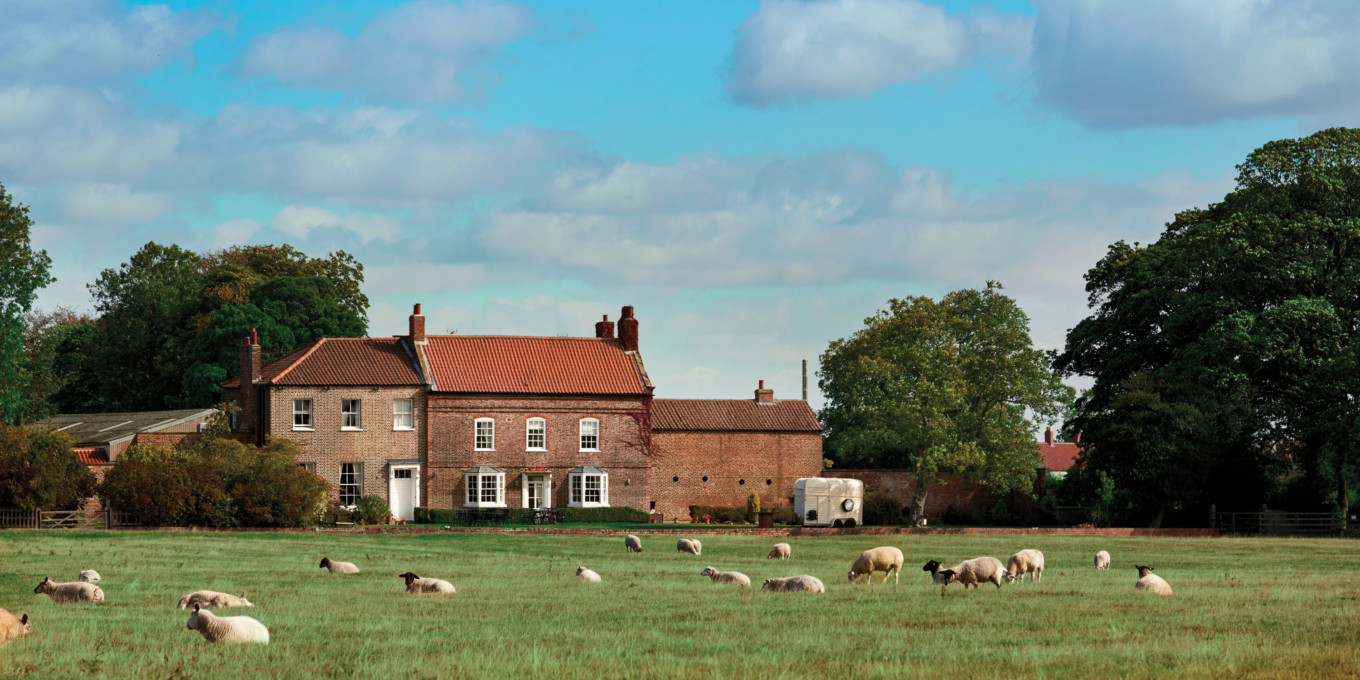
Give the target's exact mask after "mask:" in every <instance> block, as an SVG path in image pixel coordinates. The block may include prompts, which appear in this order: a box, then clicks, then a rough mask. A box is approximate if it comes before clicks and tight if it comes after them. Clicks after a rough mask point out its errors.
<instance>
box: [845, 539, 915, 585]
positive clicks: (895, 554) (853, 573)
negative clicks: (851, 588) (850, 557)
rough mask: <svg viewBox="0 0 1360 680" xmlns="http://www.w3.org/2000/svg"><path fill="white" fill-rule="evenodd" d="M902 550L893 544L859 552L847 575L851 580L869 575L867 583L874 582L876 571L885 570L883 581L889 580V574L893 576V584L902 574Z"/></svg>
mask: <svg viewBox="0 0 1360 680" xmlns="http://www.w3.org/2000/svg"><path fill="white" fill-rule="evenodd" d="M902 559H903V558H902V551H901V550H898V549H897V548H894V547H892V546H890V545H889V546H883V547H880V548H874V549H872V550H865V551H864V552H862V553H860V554H859V559H857V560H855V563H854V564H852V565H850V572H849V573H848V574H847V575H846V576H847V577H849V579H850V582H851V583H854V582H855V579H857V578H859V577H861V576H868V577H869V578H868V580H866V581H865V583H866V584H872V583H873V582H874V572H876V571H881V572H883V582H884V583H887V582H888V576H890V575H891V576H892V577H893V584H896V583H897V579H898V577H899V576H901V575H902Z"/></svg>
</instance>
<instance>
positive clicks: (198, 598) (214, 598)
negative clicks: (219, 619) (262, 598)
mask: <svg viewBox="0 0 1360 680" xmlns="http://www.w3.org/2000/svg"><path fill="white" fill-rule="evenodd" d="M195 605H198V606H201V607H203V608H204V609H220V608H222V607H254V606H255V603H253V602H251V601H250V600H247V599H246V593H245V591H244V590H243V591H241V594H240V595H232V594H231V593H219V592H217V591H216V590H195V591H194V592H192V593H189V594H188V595H185V596H184V597H181V598H179V604H177V605H175V609H188V608H189V607H191V606H195Z"/></svg>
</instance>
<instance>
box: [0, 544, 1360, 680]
mask: <svg viewBox="0 0 1360 680" xmlns="http://www.w3.org/2000/svg"><path fill="white" fill-rule="evenodd" d="M702 540H703V543H704V554H703V556H702V557H694V556H690V555H681V554H678V553H676V552H675V549H674V538H673V537H670V536H669V535H662V536H655V537H652V536H648V535H644V536H643V544H644V546H645V549H646V552H644V553H642V554H640V555H629V554H626V553H625V552H624V550H623V538H622V537H621V536H588V535H579V536H511V535H494V534H422V535H334V534H305V533H288V534H203V533H180V532H173V533H149V532H148V533H140V532H128V533H117V532H95V533H58V532H52V531H48V532H36V531H3V532H0V606H2V607H4V608H6V609H8V610H10V611H11V612H14V613H16V614H18V613H19V612H28V613H29V614H30V615H31V616H32V618H33V621H34V632H33V635H32V636H30V637H28V638H24V639H21V640H18V641H16V642H13V643H10V644H9V645H6V646H4V647H0V677H5V678H11V677H62V678H65V677H136V678H170V677H192V678H195V679H199V678H238V677H258V678H264V677H403V678H405V677H420V678H424V677H428V678H434V677H446V678H447V677H553V678H589V677H618V676H627V677H681V676H683V677H689V678H699V677H760V678H780V677H788V678H793V677H823V678H842V679H849V678H856V679H858V678H872V677H954V678H956V677H970V678H976V677H1002V676H1004V677H1007V678H1022V677H1091V676H1117V677H1156V676H1161V677H1206V678H1208V677H1213V678H1228V677H1260V678H1296V677H1360V577H1358V576H1360V575H1358V574H1357V569H1358V568H1360V542H1356V541H1345V540H1304V539H1229V538H1222V539H1170V538H1157V539H1148V538H1096V537H1072V536H1062V537H1058V536H1053V537H1045V536H1039V537H1033V538H1030V537H1018V536H968V535H958V536H894V537H873V536H864V537H834V538H802V539H792V540H791V541H790V542H791V543H792V544H793V559H792V560H790V561H789V562H787V563H779V562H775V561H767V560H765V559H764V557H765V553H766V552H767V551H768V549H769V547H770V546H771V545H772V544H774V543H775V542H777V541H776V540H774V539H768V538H746V537H730V538H729V537H719V536H704V537H702ZM885 544H886V545H896V546H898V547H900V548H901V549H902V551H903V552H904V553H905V554H906V558H907V564H906V566H905V568H904V570H903V574H902V579H901V584H900V585H897V586H896V587H894V586H893V585H892V584H891V582H890V583H889V585H888V586H886V587H883V586H879V585H877V584H875V585H874V586H873V587H865V586H853V587H852V586H850V585H847V584H846V582H845V572H846V571H847V570H848V569H849V565H850V563H851V562H852V561H853V560H854V558H855V556H856V555H858V553H859V552H860V551H861V550H864V549H866V548H871V547H874V546H877V545H885ZM1021 548H1038V549H1040V550H1042V551H1044V553H1045V555H1046V556H1047V562H1048V570H1047V572H1046V574H1045V576H1044V580H1043V582H1042V583H1040V584H1038V585H1029V584H1025V585H1020V584H1016V585H1009V586H1006V587H1004V588H1002V589H1001V590H1000V591H997V590H996V589H995V588H992V587H990V586H988V587H987V588H985V589H983V590H980V591H968V592H964V591H963V590H962V589H957V588H953V587H951V588H950V589H949V591H948V592H947V593H946V594H945V595H943V596H942V595H941V591H940V589H939V588H938V587H935V586H931V585H929V577H928V576H927V575H926V574H924V573H923V572H921V570H920V569H921V565H922V564H923V563H925V561H926V560H928V559H939V560H942V561H944V562H945V563H946V565H948V564H952V563H954V562H955V561H958V560H959V559H962V558H968V557H974V556H978V555H992V556H995V557H998V558H1000V559H1002V560H1004V559H1005V557H1006V556H1007V555H1009V554H1010V553H1011V552H1014V551H1015V550H1018V549H1021ZM1100 549H1105V550H1109V551H1110V553H1111V554H1112V555H1113V558H1114V568H1113V570H1111V571H1109V572H1097V571H1095V570H1093V569H1092V568H1091V556H1092V555H1093V554H1094V553H1095V552H1096V551H1097V550H1100ZM322 556H329V557H331V558H332V559H340V560H348V561H353V562H356V563H358V564H359V566H360V567H361V568H362V569H363V570H364V573H362V574H358V575H351V576H342V575H331V574H329V573H327V572H326V571H325V570H322V569H318V568H317V563H318V562H319V561H320V560H321V557H322ZM1135 562H1137V563H1140V564H1151V565H1153V566H1155V567H1156V568H1157V573H1158V574H1161V575H1162V576H1163V577H1165V578H1166V579H1167V580H1168V581H1169V582H1170V583H1171V585H1172V587H1173V588H1175V591H1176V594H1175V596H1173V597H1170V598H1161V597H1156V596H1152V595H1148V594H1145V593H1139V592H1135V591H1134V590H1133V582H1134V581H1135V580H1136V578H1137V575H1136V573H1135V571H1134V569H1133V565H1134V564H1135ZM582 564H584V565H587V566H590V567H591V568H593V569H595V570H596V571H598V572H599V573H600V574H601V575H602V576H603V579H604V581H603V582H602V583H600V584H594V585H585V584H580V583H577V582H576V580H575V578H574V575H573V574H574V571H575V568H576V567H577V566H578V565H582ZM707 565H713V566H715V567H717V568H719V569H729V570H737V571H742V572H744V573H746V574H748V575H749V576H750V577H751V579H752V581H754V582H755V584H756V588H755V589H747V590H735V589H732V588H731V587H723V586H715V585H713V584H711V583H709V582H708V580H707V579H705V578H702V577H700V576H699V571H700V570H701V569H703V568H704V567H705V566H707ZM86 568H93V569H97V570H98V571H99V572H100V573H101V574H102V575H103V577H104V581H103V582H102V583H101V584H100V585H101V586H102V587H103V589H104V591H105V593H106V596H107V601H106V602H104V603H102V604H97V605H91V604H83V605H57V604H53V603H52V602H50V601H49V599H48V598H47V597H46V596H41V595H34V594H33V587H34V586H35V585H37V583H38V582H39V581H40V580H41V579H42V577H43V576H46V575H51V576H52V577H53V578H55V579H56V580H58V581H70V580H74V579H75V576H76V573H77V572H78V571H79V570H81V569H86ZM407 570H412V571H415V572H416V573H417V574H420V575H421V576H432V577H437V578H443V579H446V580H449V581H451V582H453V583H454V584H455V585H456V586H457V588H458V593H457V594H456V595H452V596H443V597H431V596H408V595H405V594H404V593H403V584H402V582H401V580H400V579H398V578H397V577H396V574H399V573H401V572H404V571H407ZM800 573H809V574H813V575H815V576H817V577H819V578H821V579H822V580H823V581H824V582H826V584H827V588H828V592H827V593H826V594H825V595H806V594H784V593H762V592H759V590H758V588H759V584H760V582H761V581H762V580H763V579H765V578H769V577H772V576H787V575H792V574H800ZM200 588H208V589H213V590H223V591H229V592H232V593H239V592H240V591H242V590H245V591H247V592H248V593H249V597H250V599H251V600H252V601H254V602H255V604H256V605H257V606H256V607H254V608H252V609H248V610H239V609H238V610H227V613H229V614H249V615H251V616H253V617H255V618H257V619H259V620H260V621H261V622H263V623H264V624H265V625H267V626H268V627H269V629H270V632H271V635H272V642H271V644H270V645H268V646H267V647H266V646H220V645H209V644H208V643H206V642H205V641H204V640H203V639H202V638H201V637H200V636H199V635H198V634H197V633H196V632H193V631H190V630H187V629H186V628H185V627H184V623H185V620H186V619H187V614H186V612H183V611H178V610H176V609H175V608H174V606H175V603H176V601H177V600H178V599H179V598H180V596H182V595H183V594H185V593H187V592H189V591H191V590H195V589H200Z"/></svg>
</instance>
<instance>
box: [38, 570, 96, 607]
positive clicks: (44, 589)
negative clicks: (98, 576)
mask: <svg viewBox="0 0 1360 680" xmlns="http://www.w3.org/2000/svg"><path fill="white" fill-rule="evenodd" d="M42 593H47V596H48V597H50V598H52V601H53V602H56V603H58V604H63V603H66V602H103V601H104V591H103V590H100V588H99V586H97V585H94V584H93V583H81V582H80V581H74V582H72V583H57V582H56V581H53V580H52V577H51V576H48V577H47V578H45V579H43V581H42V583H39V584H38V587H37V588H34V589H33V594H34V595H39V594H42Z"/></svg>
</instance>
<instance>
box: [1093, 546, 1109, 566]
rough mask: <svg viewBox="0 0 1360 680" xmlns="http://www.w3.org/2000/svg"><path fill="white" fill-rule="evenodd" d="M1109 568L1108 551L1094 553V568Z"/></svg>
mask: <svg viewBox="0 0 1360 680" xmlns="http://www.w3.org/2000/svg"><path fill="white" fill-rule="evenodd" d="M1109 568H1110V553H1107V552H1105V551H1104V550H1102V551H1100V552H1098V553H1096V569H1109Z"/></svg>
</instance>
